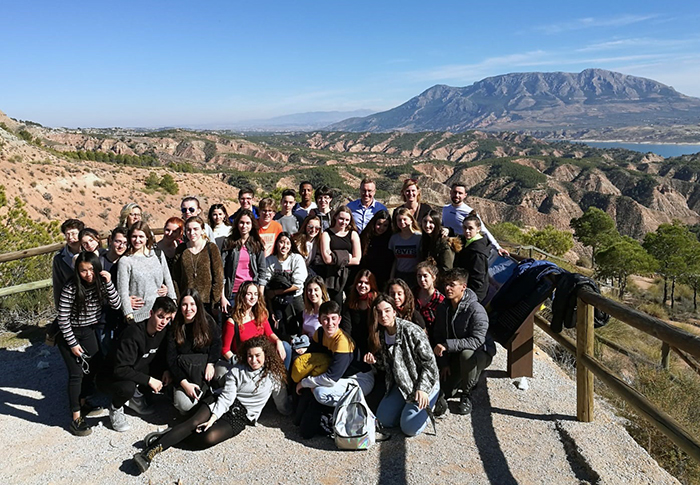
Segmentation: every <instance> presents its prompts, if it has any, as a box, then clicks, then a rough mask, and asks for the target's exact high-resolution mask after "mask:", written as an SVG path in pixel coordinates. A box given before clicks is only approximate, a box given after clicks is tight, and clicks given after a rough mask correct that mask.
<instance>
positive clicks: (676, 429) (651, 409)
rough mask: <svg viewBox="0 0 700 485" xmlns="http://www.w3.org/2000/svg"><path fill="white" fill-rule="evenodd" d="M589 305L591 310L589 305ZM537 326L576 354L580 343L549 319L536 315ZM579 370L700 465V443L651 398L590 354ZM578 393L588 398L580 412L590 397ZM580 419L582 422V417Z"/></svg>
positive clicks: (580, 361) (583, 358) (579, 362)
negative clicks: (594, 377) (640, 416)
mask: <svg viewBox="0 0 700 485" xmlns="http://www.w3.org/2000/svg"><path fill="white" fill-rule="evenodd" d="M585 306H586V307H588V305H585ZM589 308H590V311H591V312H592V311H593V309H592V308H591V307H589ZM583 313H588V312H583ZM582 319H583V317H582ZM535 323H536V324H537V326H538V327H539V328H541V329H542V330H543V331H544V332H545V333H546V334H547V335H549V336H550V337H552V338H553V339H554V340H555V341H556V342H558V343H559V344H561V345H562V347H564V348H565V349H566V350H568V351H569V352H571V353H573V354H576V347H577V343H576V342H574V341H573V340H572V339H570V338H569V337H567V336H565V335H561V334H558V333H555V332H554V331H553V330H552V329H551V328H550V323H549V322H548V321H547V320H545V319H544V318H542V317H541V316H540V315H535ZM576 367H577V372H578V368H579V367H585V368H586V369H588V370H590V372H592V373H593V374H594V375H595V376H596V377H597V378H598V379H600V380H601V381H602V382H603V383H605V384H606V385H607V386H608V387H609V388H610V389H611V390H612V391H613V392H614V393H615V394H617V395H618V396H620V397H621V398H622V399H623V400H624V401H625V402H626V403H627V404H629V405H630V406H631V407H632V408H634V409H635V410H636V411H637V412H638V413H639V414H641V415H642V416H643V417H644V418H646V419H647V420H649V421H650V422H651V423H652V424H653V425H654V426H656V427H657V428H658V429H659V430H660V431H661V432H663V433H664V434H665V435H666V436H668V438H669V439H670V440H671V441H673V442H674V443H675V444H676V445H678V446H679V447H680V448H681V449H682V450H683V451H685V452H686V453H688V455H690V456H691V457H692V458H693V459H694V460H696V461H698V462H700V443H699V442H698V441H697V440H696V439H695V438H694V437H693V436H691V435H690V434H689V433H688V432H687V431H686V430H685V429H684V428H683V427H682V426H681V425H680V424H679V423H678V422H677V421H676V420H675V419H673V418H672V417H671V416H669V415H668V414H666V413H665V412H663V411H661V410H660V409H657V408H656V407H655V406H654V405H653V404H652V403H651V402H649V400H648V399H647V398H645V397H644V396H643V395H641V394H640V393H639V392H637V391H636V390H635V389H634V388H632V387H630V386H629V385H628V384H626V383H625V382H624V381H622V380H621V379H619V378H617V377H615V376H614V375H613V373H612V371H611V370H610V369H609V368H607V367H606V366H605V365H603V364H602V363H601V362H600V361H598V360H597V359H595V358H594V357H592V356H590V355H588V354H587V353H586V352H580V356H577V361H576ZM591 391H592V389H591ZM577 394H578V398H579V399H581V398H582V397H584V398H585V401H584V402H583V403H581V402H579V403H578V404H577V410H579V409H580V408H581V407H582V406H584V407H585V405H586V404H587V403H588V396H581V394H582V393H581V391H579V389H578V386H577ZM579 420H581V419H580V417H579Z"/></svg>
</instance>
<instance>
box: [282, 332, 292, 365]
mask: <svg viewBox="0 0 700 485" xmlns="http://www.w3.org/2000/svg"><path fill="white" fill-rule="evenodd" d="M282 345H284V353H285V357H284V368H285V369H287V372H289V368H290V367H291V366H292V352H293V351H292V345H291V344H290V343H289V342H287V341H286V340H282Z"/></svg>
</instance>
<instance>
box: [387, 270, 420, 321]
mask: <svg viewBox="0 0 700 485" xmlns="http://www.w3.org/2000/svg"><path fill="white" fill-rule="evenodd" d="M392 286H400V287H401V289H402V290H403V294H404V300H403V306H402V307H401V308H396V312H397V313H398V315H399V316H400V317H401V318H403V319H404V320H410V321H413V310H415V309H416V302H415V300H414V299H413V292H412V291H411V288H409V286H408V283H406V282H405V281H404V280H402V279H401V278H394V279H391V280H389V281H387V282H386V292H387V294H388V293H389V289H390V288H391V287H392ZM394 307H396V304H394Z"/></svg>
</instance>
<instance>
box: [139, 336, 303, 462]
mask: <svg viewBox="0 0 700 485" xmlns="http://www.w3.org/2000/svg"><path fill="white" fill-rule="evenodd" d="M238 362H239V363H238V364H236V365H235V366H233V367H232V368H231V370H229V371H228V373H227V374H226V383H225V385H224V390H223V392H222V393H221V394H220V395H219V397H218V398H216V400H213V399H207V400H205V401H208V402H201V403H200V404H199V407H198V408H197V410H196V411H195V413H194V414H193V415H192V417H191V418H189V419H188V420H187V421H185V422H183V423H180V424H178V425H177V426H175V427H174V428H171V429H167V430H164V431H161V432H155V433H149V434H148V435H147V436H146V437H145V438H144V440H143V441H144V443H145V444H146V448H145V449H144V450H143V451H141V452H140V453H136V454H135V455H134V461H135V462H136V464H137V465H138V467H139V469H140V470H141V471H142V472H145V471H146V470H148V467H149V466H150V464H151V461H153V458H154V457H155V456H156V455H157V454H159V453H161V452H163V451H165V450H167V449H168V448H170V447H172V446H174V445H176V444H178V443H180V442H182V441H185V440H187V444H188V445H189V446H190V447H192V448H194V449H205V448H209V447H211V446H214V445H216V444H218V443H221V442H222V441H226V440H227V439H230V438H232V437H234V436H236V435H238V434H239V433H240V432H241V431H243V429H245V427H246V426H247V425H253V424H255V422H256V421H257V419H258V417H259V416H260V413H261V412H262V410H263V408H264V407H265V404H266V403H267V401H268V399H269V398H270V396H273V398H274V400H275V404H276V405H277V409H278V410H279V411H280V412H281V413H283V414H290V411H289V402H288V401H289V399H288V396H287V388H286V379H287V371H286V369H285V367H284V363H283V362H282V359H280V357H279V355H278V354H277V350H276V349H275V347H274V346H273V345H272V344H271V343H270V341H269V340H268V339H267V338H266V337H264V336H263V337H254V338H252V339H250V340H246V341H245V342H243V345H241V348H240V349H239V353H238Z"/></svg>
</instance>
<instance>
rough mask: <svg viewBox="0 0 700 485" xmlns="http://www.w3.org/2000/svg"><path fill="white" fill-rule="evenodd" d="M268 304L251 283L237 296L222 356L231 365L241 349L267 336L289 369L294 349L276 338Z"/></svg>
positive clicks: (248, 282) (227, 321)
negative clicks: (251, 341)
mask: <svg viewBox="0 0 700 485" xmlns="http://www.w3.org/2000/svg"><path fill="white" fill-rule="evenodd" d="M267 317H268V313H267V308H265V302H264V301H262V300H260V299H259V292H258V287H257V286H256V285H255V283H253V282H252V281H246V282H244V283H243V284H242V285H241V287H240V289H239V290H238V293H237V294H236V302H235V304H234V307H233V311H232V312H231V316H230V317H229V318H228V319H227V320H226V323H225V324H224V331H223V336H222V339H221V340H222V344H223V345H222V348H221V354H222V355H223V357H224V359H226V360H227V361H229V362H230V361H231V359H232V358H233V356H234V355H235V353H236V351H237V348H238V346H240V344H241V343H243V342H245V341H246V340H249V339H251V338H253V337H258V336H261V335H264V336H266V337H267V338H268V339H269V340H270V342H272V343H273V344H275V346H276V348H277V353H278V354H279V356H280V358H281V359H282V360H283V361H284V365H285V367H286V368H287V369H289V364H290V363H291V359H292V347H291V345H289V343H288V342H285V341H283V340H280V338H279V337H277V335H275V334H274V332H273V331H272V328H271V327H270V322H269V321H268V319H267Z"/></svg>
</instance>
